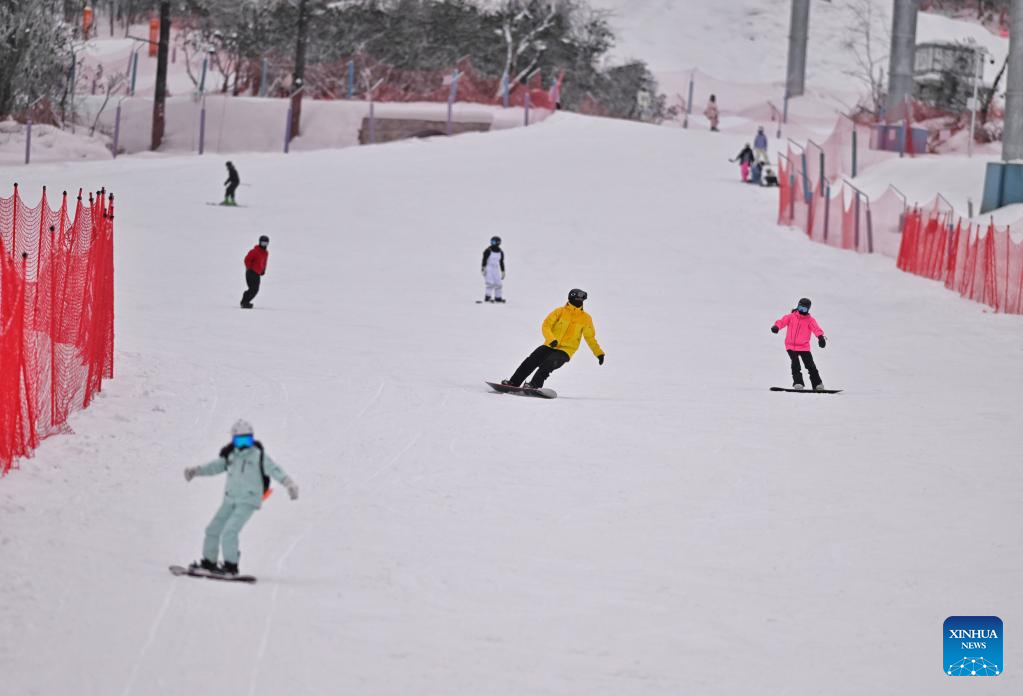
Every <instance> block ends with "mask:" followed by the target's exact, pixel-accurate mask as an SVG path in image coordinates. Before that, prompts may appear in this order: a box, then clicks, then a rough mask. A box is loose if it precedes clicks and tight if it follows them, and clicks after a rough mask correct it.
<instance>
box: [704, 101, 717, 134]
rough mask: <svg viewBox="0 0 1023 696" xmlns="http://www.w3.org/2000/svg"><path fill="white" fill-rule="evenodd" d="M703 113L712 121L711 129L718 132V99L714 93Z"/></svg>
mask: <svg viewBox="0 0 1023 696" xmlns="http://www.w3.org/2000/svg"><path fill="white" fill-rule="evenodd" d="M703 115H704V116H706V117H707V120H708V121H710V129H711V130H712V131H714V132H715V133H717V130H718V118H719V112H718V99H717V97H715V96H714V95H713V94H712V95H710V100H709V101H708V102H707V108H706V109H704V110H703Z"/></svg>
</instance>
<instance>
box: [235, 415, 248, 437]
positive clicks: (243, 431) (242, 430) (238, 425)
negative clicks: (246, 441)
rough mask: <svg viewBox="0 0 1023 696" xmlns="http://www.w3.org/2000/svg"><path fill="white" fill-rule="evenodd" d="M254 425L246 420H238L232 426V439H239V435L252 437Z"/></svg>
mask: <svg viewBox="0 0 1023 696" xmlns="http://www.w3.org/2000/svg"><path fill="white" fill-rule="evenodd" d="M251 434H252V424H251V423H249V422H248V421H247V420H245V419H242V418H240V419H238V420H237V421H236V422H235V424H234V425H232V426H231V437H237V436H238V435H251Z"/></svg>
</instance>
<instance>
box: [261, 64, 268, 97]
mask: <svg viewBox="0 0 1023 696" xmlns="http://www.w3.org/2000/svg"><path fill="white" fill-rule="evenodd" d="M267 68H268V66H267V60H266V58H263V59H262V60H261V61H260V65H259V96H261V97H265V96H266V76H267Z"/></svg>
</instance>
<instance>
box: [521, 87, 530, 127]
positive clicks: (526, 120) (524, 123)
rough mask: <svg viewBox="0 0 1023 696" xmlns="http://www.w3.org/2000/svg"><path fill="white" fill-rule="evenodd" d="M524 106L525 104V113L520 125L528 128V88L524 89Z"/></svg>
mask: <svg viewBox="0 0 1023 696" xmlns="http://www.w3.org/2000/svg"><path fill="white" fill-rule="evenodd" d="M525 104H526V111H525V114H524V115H523V123H522V125H524V126H528V125H529V88H528V86H527V88H526V101H525Z"/></svg>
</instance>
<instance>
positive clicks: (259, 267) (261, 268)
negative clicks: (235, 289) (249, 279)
mask: <svg viewBox="0 0 1023 696" xmlns="http://www.w3.org/2000/svg"><path fill="white" fill-rule="evenodd" d="M269 258H270V252H269V251H267V250H266V249H264V248H263V247H261V246H259V245H258V244H257V245H256V246H254V247H252V249H251V250H249V253H247V254H246V255H245V267H246V268H247V269H249V270H250V271H252V272H253V273H258V274H259V275H264V274H265V273H266V262H267V259H269Z"/></svg>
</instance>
